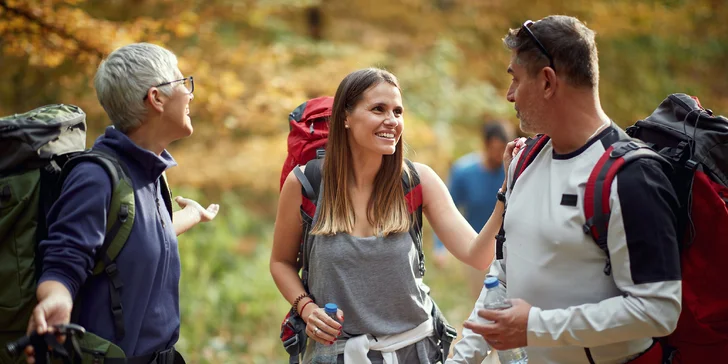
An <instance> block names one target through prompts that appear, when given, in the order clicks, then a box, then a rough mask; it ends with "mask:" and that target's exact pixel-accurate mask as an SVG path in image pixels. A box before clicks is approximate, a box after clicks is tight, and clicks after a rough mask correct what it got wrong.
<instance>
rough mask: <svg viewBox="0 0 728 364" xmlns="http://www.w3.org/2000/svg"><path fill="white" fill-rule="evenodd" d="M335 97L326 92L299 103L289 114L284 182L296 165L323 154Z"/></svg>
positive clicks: (282, 177)
mask: <svg viewBox="0 0 728 364" xmlns="http://www.w3.org/2000/svg"><path fill="white" fill-rule="evenodd" d="M333 105H334V98H333V97H331V96H322V97H317V98H315V99H311V100H308V101H306V102H304V103H303V104H301V105H299V106H298V107H297V108H296V109H295V110H293V111H291V113H290V114H289V115H288V127H289V132H288V157H286V161H285V162H284V163H283V170H282V171H281V185H280V187H279V189H280V188H283V182H285V181H286V177H288V175H289V174H290V173H291V171H292V170H293V168H295V167H296V166H302V165H304V164H306V163H307V162H308V161H310V160H312V159H317V158H321V157H323V155H324V150H325V149H326V140H327V138H328V137H329V117H331V109H332V107H333Z"/></svg>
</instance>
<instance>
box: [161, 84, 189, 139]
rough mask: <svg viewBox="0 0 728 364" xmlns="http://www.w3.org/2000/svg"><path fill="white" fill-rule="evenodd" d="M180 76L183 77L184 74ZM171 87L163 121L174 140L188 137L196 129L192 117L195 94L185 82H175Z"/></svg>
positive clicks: (163, 113)
mask: <svg viewBox="0 0 728 364" xmlns="http://www.w3.org/2000/svg"><path fill="white" fill-rule="evenodd" d="M180 75H181V73H180ZM179 78H180V79H181V78H182V76H180V77H179ZM169 87H171V88H172V91H171V93H170V94H169V96H167V97H166V100H165V103H164V111H163V112H162V122H163V123H164V125H165V127H166V129H167V130H168V135H170V136H171V137H173V138H174V139H173V140H176V139H181V138H184V137H188V136H190V135H192V132H193V130H194V128H193V127H192V120H191V119H190V101H192V99H194V98H195V96H194V95H193V94H192V93H190V91H189V89H188V88H187V87H185V83H184V82H175V83H173V84H171V85H169Z"/></svg>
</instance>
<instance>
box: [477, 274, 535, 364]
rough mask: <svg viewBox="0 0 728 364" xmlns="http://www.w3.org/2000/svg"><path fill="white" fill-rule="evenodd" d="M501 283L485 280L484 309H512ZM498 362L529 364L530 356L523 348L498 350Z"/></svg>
mask: <svg viewBox="0 0 728 364" xmlns="http://www.w3.org/2000/svg"><path fill="white" fill-rule="evenodd" d="M499 287H501V286H500V282H499V281H498V278H497V277H490V276H489V277H487V278H486V279H485V288H486V290H487V292H486V296H485V304H484V306H485V307H484V308H485V309H488V310H503V309H506V308H509V307H511V304H510V302H508V300H507V298H506V291H505V290H504V289H499ZM498 360H500V362H501V364H527V363H528V354H526V350H524V349H523V348H515V349H511V350H498Z"/></svg>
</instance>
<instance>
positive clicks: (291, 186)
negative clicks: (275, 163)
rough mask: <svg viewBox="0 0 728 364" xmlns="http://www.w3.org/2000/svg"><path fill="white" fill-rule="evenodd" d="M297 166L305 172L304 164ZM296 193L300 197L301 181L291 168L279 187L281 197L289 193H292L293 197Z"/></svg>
mask: <svg viewBox="0 0 728 364" xmlns="http://www.w3.org/2000/svg"><path fill="white" fill-rule="evenodd" d="M297 168H299V169H300V170H301V172H305V170H306V166H300V167H297ZM296 192H297V193H296ZM296 194H298V197H299V198H300V194H301V181H299V180H298V177H296V173H295V172H294V171H293V170H291V172H290V173H288V177H286V180H285V182H283V187H282V188H281V197H283V196H290V195H293V196H294V197H295V195H296Z"/></svg>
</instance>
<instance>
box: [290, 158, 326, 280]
mask: <svg viewBox="0 0 728 364" xmlns="http://www.w3.org/2000/svg"><path fill="white" fill-rule="evenodd" d="M322 167H323V159H312V160H310V161H309V162H308V163H306V170H305V172H302V171H301V169H300V168H299V166H296V167H294V168H293V174H294V175H295V176H296V178H297V179H298V181H299V182H300V183H301V220H302V222H303V231H302V234H301V244H299V248H298V264H299V267H300V269H301V281H302V282H303V288H304V289H305V290H306V292H307V293H310V292H309V290H308V260H309V259H308V256H309V254H310V252H311V246H310V245H311V244H309V238H308V236H309V232H310V231H311V228H312V227H313V218H314V216H315V215H316V204H317V203H318V196H319V193H320V190H321V179H322V173H321V169H322Z"/></svg>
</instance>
